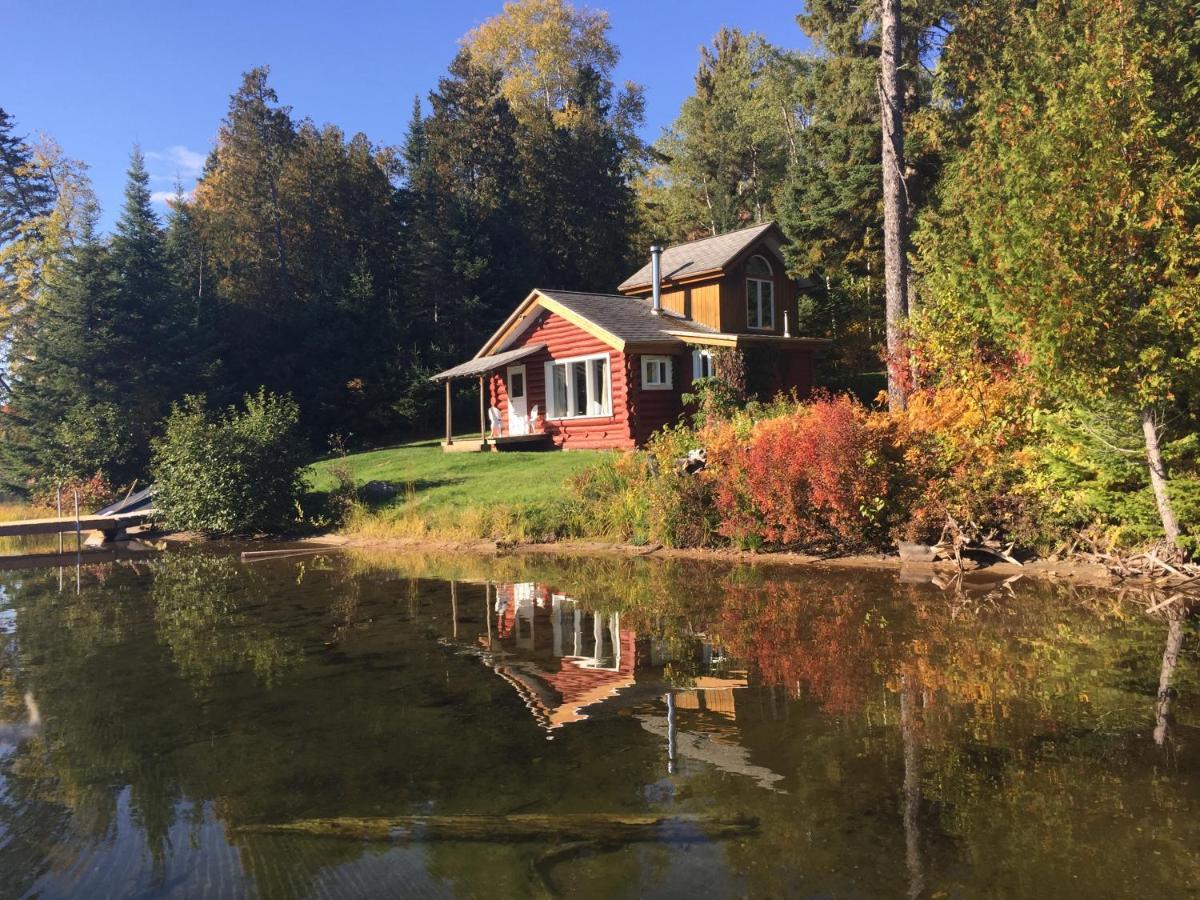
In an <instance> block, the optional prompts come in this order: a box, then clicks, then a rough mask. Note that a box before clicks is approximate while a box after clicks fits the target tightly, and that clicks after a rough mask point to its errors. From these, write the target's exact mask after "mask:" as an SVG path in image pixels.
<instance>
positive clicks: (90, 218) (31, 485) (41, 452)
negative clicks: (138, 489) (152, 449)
mask: <svg viewBox="0 0 1200 900" xmlns="http://www.w3.org/2000/svg"><path fill="white" fill-rule="evenodd" d="M60 206H61V203H60ZM61 213H62V210H61V208H60V209H57V210H56V213H55V215H57V214H61ZM96 215H97V213H96V208H95V206H94V204H93V205H89V207H88V208H87V210H86V212H85V213H84V214H83V217H82V219H81V221H79V222H77V223H76V232H75V234H76V237H75V238H74V239H73V240H72V241H71V242H70V243H69V244H65V245H63V246H62V247H61V248H60V249H59V250H58V252H57V253H56V255H55V257H54V259H53V260H52V262H51V264H49V265H47V266H46V267H45V268H44V270H43V274H42V278H43V282H44V283H43V285H42V287H41V290H40V292H39V296H38V309H37V315H36V318H35V322H34V324H33V326H32V327H31V328H29V329H28V330H27V331H25V332H23V333H22V335H21V339H20V340H19V341H18V342H17V343H16V344H15V345H14V348H13V349H14V353H15V354H16V355H17V357H18V359H17V363H18V364H17V366H16V367H15V375H14V379H13V384H12V390H11V393H10V404H9V411H8V412H7V414H6V415H5V417H4V418H5V422H4V425H3V430H4V440H3V441H0V462H2V463H3V465H2V466H0V470H2V471H3V473H4V474H3V477H2V481H3V483H4V486H5V487H7V488H9V489H13V490H29V489H37V490H46V489H48V488H49V487H51V486H52V485H53V484H55V483H58V482H61V481H63V480H69V479H78V478H88V477H90V476H92V475H93V474H96V473H100V474H101V475H102V476H104V477H105V478H106V479H108V480H109V481H110V483H119V482H123V481H125V480H127V479H129V478H132V477H133V476H134V475H136V474H138V465H139V463H138V459H137V453H136V449H137V445H136V438H135V436H133V435H131V434H130V433H129V432H128V430H127V428H126V427H125V423H124V413H123V411H122V410H121V409H120V407H118V405H117V404H116V403H114V402H113V398H115V397H118V396H119V395H120V394H121V392H122V390H123V379H122V373H121V371H120V369H119V367H116V366H114V365H113V359H112V357H111V355H110V350H111V348H112V347H114V346H115V345H116V343H115V340H114V334H113V327H112V326H113V321H114V319H115V316H114V309H115V307H114V303H113V271H112V265H111V260H110V258H109V254H108V249H107V248H106V247H105V246H104V244H103V243H101V242H100V240H99V239H98V238H97V237H96V234H95V220H96ZM53 219H54V216H53V215H52V217H51V222H53Z"/></svg>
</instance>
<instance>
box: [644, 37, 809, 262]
mask: <svg viewBox="0 0 1200 900" xmlns="http://www.w3.org/2000/svg"><path fill="white" fill-rule="evenodd" d="M807 65H808V63H807V61H805V60H802V59H800V58H799V57H796V56H793V55H791V54H787V53H784V52H782V51H780V50H778V49H776V48H775V47H772V46H771V45H770V44H769V43H767V41H766V40H765V39H764V38H763V37H762V36H761V35H758V34H748V35H747V34H744V33H742V32H741V31H739V30H738V29H728V28H722V29H721V31H719V32H718V33H717V35H716V37H714V38H713V41H712V46H711V47H703V48H701V51H700V65H699V67H698V69H697V71H696V79H695V83H696V89H695V92H694V93H693V94H692V95H691V96H690V97H688V98H687V99H686V100H684V102H683V106H682V108H681V109H680V112H679V117H678V118H677V119H676V120H675V122H674V124H673V125H672V126H671V128H670V130H669V131H668V132H667V133H666V134H665V135H664V136H663V137H662V139H660V140H659V141H658V142H657V143H656V144H655V147H654V153H655V156H656V157H657V158H658V160H659V163H658V165H657V166H655V167H654V168H652V169H651V171H650V173H649V175H648V179H647V182H646V183H645V184H644V186H643V196H644V202H645V203H646V204H647V205H648V206H649V207H650V209H651V210H652V212H651V215H652V216H653V218H654V220H655V221H656V223H657V224H658V229H659V230H660V231H661V232H662V236H665V237H667V238H669V239H672V240H684V239H688V238H694V237H697V236H700V235H713V234H721V233H723V232H726V231H732V230H734V229H736V228H742V227H745V226H746V225H750V224H754V223H756V222H763V221H766V220H768V219H771V218H774V217H775V215H776V200H777V194H778V193H779V190H780V187H781V185H782V183H783V181H784V178H785V175H786V171H787V166H788V162H789V160H790V159H791V158H792V157H793V156H794V151H795V147H796V140H797V139H798V137H799V134H798V132H799V131H800V127H801V125H802V124H803V118H804V114H803V111H802V108H801V107H800V106H799V97H798V94H797V86H798V84H799V82H800V80H801V76H802V72H803V71H804V70H805V69H806V68H807Z"/></svg>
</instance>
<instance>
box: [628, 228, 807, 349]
mask: <svg viewBox="0 0 1200 900" xmlns="http://www.w3.org/2000/svg"><path fill="white" fill-rule="evenodd" d="M755 256H761V257H762V258H763V259H764V260H766V262H767V264H768V266H769V267H770V269H771V278H770V280H771V283H772V294H773V300H774V316H773V319H774V321H773V322H772V324H771V327H769V328H763V327H759V328H752V327H751V326H750V323H749V321H748V320H747V309H748V306H747V265H748V264H749V262H750V260H751V259H752V258H753V257H755ZM625 293H626V294H627V295H628V296H631V297H642V298H647V297H649V296H650V295H651V293H652V289H651V286H650V285H648V284H645V285H635V286H632V287H630V288H627V289H625ZM797 297H798V291H797V288H796V283H795V282H794V281H793V280H792V279H791V278H789V277H788V275H787V266H786V264H785V262H784V259H783V254H782V250H781V243H780V241H779V239H778V237H777V236H776V234H775V230H774V229H773V228H772V229H769V230H767V231H766V232H764V233H763V234H761V235H760V236H759V237H758V238H756V239H755V240H754V241H752V242H751V243H750V244H748V245H747V246H746V247H744V248H743V249H742V250H741V252H739V253H738V254H737V256H736V257H734V258H733V259H732V260H729V261H727V262H726V263H725V265H724V266H723V267H722V268H720V269H716V270H713V271H709V272H703V273H696V274H695V275H694V276H686V275H678V276H672V274H671V273H670V272H665V273H664V275H663V280H662V289H661V299H662V305H663V309H665V310H666V311H668V312H671V313H674V314H675V315H678V316H682V317H684V318H685V319H690V320H691V321H693V322H696V323H698V324H700V325H703V326H705V327H707V328H711V329H712V330H714V331H717V332H721V333H724V334H761V335H771V334H774V335H783V334H784V333H785V331H784V324H785V313H786V322H787V326H788V332H789V333H791V332H794V331H795V329H796V311H797Z"/></svg>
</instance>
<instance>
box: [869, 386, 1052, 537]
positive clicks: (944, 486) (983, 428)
mask: <svg viewBox="0 0 1200 900" xmlns="http://www.w3.org/2000/svg"><path fill="white" fill-rule="evenodd" d="M1033 409H1034V403H1033V401H1032V398H1031V397H1030V390H1029V386H1028V385H1027V384H1025V383H1023V382H1022V381H1021V380H1020V379H1017V378H1012V377H1004V376H1001V375H994V374H993V376H992V377H980V378H978V379H974V380H971V381H968V382H965V383H963V384H947V385H942V386H940V387H938V388H936V389H930V390H924V391H918V392H916V393H914V394H912V395H911V396H910V398H909V402H908V408H907V409H906V410H903V411H900V412H896V413H891V414H888V415H889V418H890V420H891V422H892V425H893V428H894V430H895V440H896V445H897V446H898V447H899V448H901V450H902V452H903V459H904V470H905V471H906V472H907V473H909V475H908V492H907V496H906V497H905V498H904V505H905V507H906V509H907V516H908V519H909V523H908V525H907V527H906V529H905V531H906V532H907V535H908V536H909V537H912V538H925V539H932V538H934V537H936V536H937V533H938V531H939V530H940V529H941V527H942V525H943V524H944V523H945V521H946V516H947V515H948V514H949V515H951V516H953V517H954V518H955V519H956V520H958V521H960V522H967V521H971V522H975V523H977V524H979V525H981V526H984V527H986V528H994V529H997V530H998V531H1000V532H1002V533H1009V532H1011V531H1012V529H1013V528H1014V527H1016V526H1017V525H1018V520H1019V519H1020V518H1021V517H1022V515H1023V513H1022V510H1021V503H1022V500H1023V499H1024V498H1022V497H1021V496H1019V492H1017V491H1015V487H1016V486H1017V485H1019V484H1020V483H1021V482H1022V481H1023V472H1022V467H1023V466H1025V465H1026V464H1027V462H1028V460H1027V452H1026V449H1025V448H1026V445H1027V443H1028V442H1029V440H1030V439H1031V434H1032V430H1033V420H1032V410H1033Z"/></svg>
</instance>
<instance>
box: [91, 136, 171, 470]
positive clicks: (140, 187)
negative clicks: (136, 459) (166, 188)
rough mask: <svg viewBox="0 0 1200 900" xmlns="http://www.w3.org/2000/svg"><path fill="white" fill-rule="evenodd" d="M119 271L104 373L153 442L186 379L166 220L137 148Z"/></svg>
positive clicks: (117, 245)
mask: <svg viewBox="0 0 1200 900" xmlns="http://www.w3.org/2000/svg"><path fill="white" fill-rule="evenodd" d="M109 264H110V267H111V272H112V287H111V298H112V299H111V304H112V308H111V316H112V317H111V321H110V322H109V324H108V328H109V340H108V341H106V343H105V345H104V348H103V349H104V354H103V357H102V361H103V365H104V367H105V370H106V371H105V372H104V373H103V374H104V375H105V377H106V378H107V379H108V380H110V381H111V382H112V383H113V384H119V385H120V395H119V397H114V398H113V400H114V402H117V403H118V405H119V407H120V408H121V409H122V411H123V412H124V414H125V416H126V419H127V422H128V424H129V428H130V430H131V431H132V432H133V433H134V434H136V435H137V436H138V437H137V442H138V444H139V445H143V446H145V447H146V450H145V451H143V454H142V458H143V459H145V460H148V458H149V456H148V444H149V440H150V436H151V434H153V432H154V429H155V427H156V426H157V424H158V422H159V420H161V419H162V418H163V417H164V416H165V415H166V413H167V409H168V406H169V404H170V402H171V400H173V399H175V398H176V396H178V395H179V393H180V391H179V388H181V387H182V385H183V382H184V380H185V379H184V377H183V373H181V372H180V371H179V362H180V360H179V358H178V355H177V354H178V352H179V350H180V346H181V344H182V343H183V342H182V341H181V340H180V337H181V334H180V329H181V328H182V327H183V326H184V324H185V323H184V322H183V320H182V319H181V316H180V309H179V303H178V296H179V295H178V293H177V291H176V290H175V286H174V285H173V284H172V283H171V279H170V277H169V273H168V269H167V255H166V250H165V247H164V240H163V232H162V226H161V225H160V224H159V221H158V217H157V216H156V215H155V213H154V210H153V209H152V208H151V205H150V176H149V174H148V173H147V172H146V165H145V158H144V157H143V156H142V152H141V150H140V149H138V148H136V147H135V148H134V150H133V154H132V156H131V157H130V163H129V171H128V181H127V183H126V185H125V202H124V205H123V207H122V209H121V215H120V217H119V218H118V219H117V225H116V233H115V235H114V236H113V239H112V242H111V244H110V245H109Z"/></svg>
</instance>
